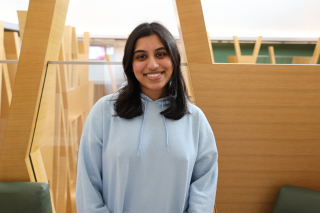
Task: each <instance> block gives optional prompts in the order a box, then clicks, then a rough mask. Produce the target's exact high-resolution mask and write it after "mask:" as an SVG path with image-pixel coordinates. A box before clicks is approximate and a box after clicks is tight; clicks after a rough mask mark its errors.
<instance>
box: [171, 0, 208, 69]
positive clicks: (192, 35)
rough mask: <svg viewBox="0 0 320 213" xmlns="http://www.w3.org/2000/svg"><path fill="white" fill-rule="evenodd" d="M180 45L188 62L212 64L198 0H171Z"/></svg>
mask: <svg viewBox="0 0 320 213" xmlns="http://www.w3.org/2000/svg"><path fill="white" fill-rule="evenodd" d="M173 3H174V9H175V14H176V20H177V24H178V29H179V36H180V42H181V47H182V49H183V51H185V52H186V56H187V61H188V63H205V64H212V63H213V61H212V58H211V52H210V47H209V44H208V36H207V33H206V26H205V22H204V18H203V13H202V6H201V2H200V0H173Z"/></svg>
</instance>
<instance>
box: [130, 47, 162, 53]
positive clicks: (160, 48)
mask: <svg viewBox="0 0 320 213" xmlns="http://www.w3.org/2000/svg"><path fill="white" fill-rule="evenodd" d="M159 50H167V48H165V47H159V48H157V49H156V50H155V52H156V51H159ZM145 52H147V51H145V50H136V51H134V52H133V55H134V54H136V53H145Z"/></svg>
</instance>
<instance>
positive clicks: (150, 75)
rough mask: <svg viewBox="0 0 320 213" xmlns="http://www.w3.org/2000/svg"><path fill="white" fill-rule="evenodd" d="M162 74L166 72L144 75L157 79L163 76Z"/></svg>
mask: <svg viewBox="0 0 320 213" xmlns="http://www.w3.org/2000/svg"><path fill="white" fill-rule="evenodd" d="M162 73H164V72H159V73H149V74H144V75H146V76H148V77H157V76H159V75H161V74H162Z"/></svg>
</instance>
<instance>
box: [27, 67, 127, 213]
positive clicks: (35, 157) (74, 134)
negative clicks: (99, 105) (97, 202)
mask: <svg viewBox="0 0 320 213" xmlns="http://www.w3.org/2000/svg"><path fill="white" fill-rule="evenodd" d="M57 63H59V62H57ZM61 63H64V62H60V64H56V63H54V62H52V63H49V64H48V67H47V73H46V78H45V83H44V88H43V92H42V95H41V97H42V98H41V101H40V109H39V114H38V119H37V123H36V126H35V133H34V140H33V142H32V147H31V151H30V157H31V159H32V163H33V168H34V173H35V176H36V181H38V182H47V183H49V186H50V192H51V196H52V201H53V206H54V209H55V211H56V212H76V203H75V187H76V172H77V169H76V168H77V156H78V150H79V143H80V138H81V133H82V128H83V125H84V122H85V120H86V118H87V116H88V113H89V112H90V110H91V108H92V106H93V105H94V104H95V102H96V101H97V100H99V99H100V98H101V97H103V96H105V95H108V94H111V93H114V92H115V91H116V90H117V89H118V88H119V86H120V85H121V84H122V83H123V82H124V77H123V69H122V65H121V64H120V65H118V64H117V63H111V62H110V63H107V62H104V63H90V62H77V63H73V62H67V63H64V64H61Z"/></svg>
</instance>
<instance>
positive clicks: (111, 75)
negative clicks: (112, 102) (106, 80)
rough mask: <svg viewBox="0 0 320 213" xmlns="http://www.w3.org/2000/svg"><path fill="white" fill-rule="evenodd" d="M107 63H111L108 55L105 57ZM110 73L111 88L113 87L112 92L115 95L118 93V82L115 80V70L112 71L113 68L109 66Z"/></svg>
mask: <svg viewBox="0 0 320 213" xmlns="http://www.w3.org/2000/svg"><path fill="white" fill-rule="evenodd" d="M105 58H106V61H110V57H109V55H108V54H106V55H105ZM108 71H109V77H110V81H111V86H112V91H113V93H116V92H117V84H116V80H115V79H114V75H113V70H112V66H111V65H108Z"/></svg>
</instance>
